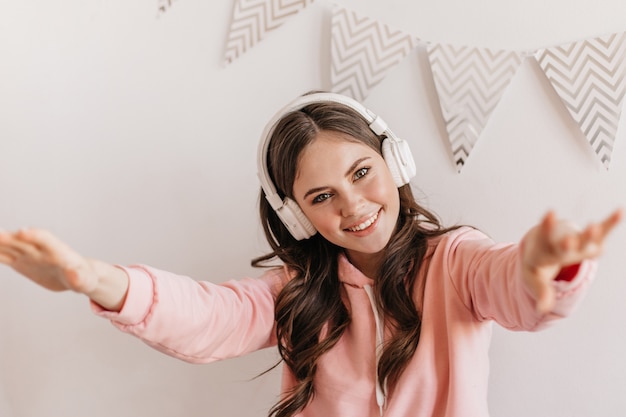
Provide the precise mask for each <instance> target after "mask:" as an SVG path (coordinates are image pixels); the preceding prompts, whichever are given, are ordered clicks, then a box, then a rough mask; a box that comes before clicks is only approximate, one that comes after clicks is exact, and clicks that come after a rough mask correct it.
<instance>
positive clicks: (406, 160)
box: [382, 138, 417, 187]
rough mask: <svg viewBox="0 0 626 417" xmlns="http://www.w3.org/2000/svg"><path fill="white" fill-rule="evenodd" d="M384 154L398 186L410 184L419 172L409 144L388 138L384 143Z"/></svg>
mask: <svg viewBox="0 0 626 417" xmlns="http://www.w3.org/2000/svg"><path fill="white" fill-rule="evenodd" d="M382 152H383V158H384V159H385V162H386V163H387V167H388V168H389V171H391V176H392V177H393V180H394V181H395V183H396V186H397V187H402V186H403V185H405V184H408V183H409V181H410V180H411V178H413V177H414V176H415V173H416V172H417V168H416V167H415V160H414V159H413V154H412V153H411V148H409V144H408V143H407V142H406V141H404V140H402V139H390V138H386V139H385V140H383V143H382Z"/></svg>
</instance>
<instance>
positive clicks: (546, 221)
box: [540, 210, 557, 238]
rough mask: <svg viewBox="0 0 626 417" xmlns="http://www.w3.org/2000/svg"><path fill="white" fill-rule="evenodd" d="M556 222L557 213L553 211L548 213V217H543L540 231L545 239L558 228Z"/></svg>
mask: <svg viewBox="0 0 626 417" xmlns="http://www.w3.org/2000/svg"><path fill="white" fill-rule="evenodd" d="M556 222H557V219H556V213H555V212H554V211H552V210H550V211H548V212H547V213H546V215H545V216H543V219H541V225H540V230H541V232H542V234H543V235H544V237H546V238H547V237H548V236H550V235H551V234H552V231H553V230H554V228H555V226H556Z"/></svg>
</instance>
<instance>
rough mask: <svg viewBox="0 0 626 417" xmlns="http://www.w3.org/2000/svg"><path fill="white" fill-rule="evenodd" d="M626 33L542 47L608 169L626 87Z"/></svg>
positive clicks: (546, 67)
mask: <svg viewBox="0 0 626 417" xmlns="http://www.w3.org/2000/svg"><path fill="white" fill-rule="evenodd" d="M625 39H626V32H624V33H615V34H611V35H607V36H603V37H599V38H593V39H587V40H584V41H580V42H573V43H569V44H565V45H561V46H557V47H553V48H546V49H542V50H539V51H537V53H536V54H535V57H536V59H537V61H538V62H539V65H540V66H541V68H542V69H543V71H544V73H545V74H546V76H547V77H548V80H549V81H550V83H551V84H552V86H553V87H554V89H555V91H556V92H557V94H558V95H559V97H560V98H561V100H562V101H563V103H564V104H565V106H566V107H567V109H568V111H569V113H570V114H571V116H572V118H573V119H574V120H575V121H576V122H577V123H578V125H579V126H580V129H581V130H582V132H583V134H584V135H585V137H586V138H587V140H588V141H589V144H590V145H591V147H592V148H593V150H594V152H595V153H596V155H597V156H598V158H599V159H600V161H601V162H602V164H603V165H604V166H605V168H607V169H608V167H609V164H610V162H611V154H612V152H613V145H614V143H615V135H616V133H617V126H618V124H619V118H620V115H621V109H622V104H623V101H624V94H625V92H626V82H625V78H626V60H625V57H626V42H625Z"/></svg>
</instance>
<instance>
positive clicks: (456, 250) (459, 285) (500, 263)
mask: <svg viewBox="0 0 626 417" xmlns="http://www.w3.org/2000/svg"><path fill="white" fill-rule="evenodd" d="M441 243H443V245H441V244H440V245H438V247H437V249H436V250H437V251H440V250H442V251H444V252H445V253H444V254H443V256H444V257H445V258H444V259H446V270H447V275H448V279H450V280H451V281H452V285H453V286H454V288H455V290H456V291H457V293H458V295H459V297H460V298H461V300H462V302H463V304H465V306H466V307H467V308H468V309H469V310H471V311H472V314H474V316H475V317H476V318H477V319H478V320H494V321H496V322H497V323H499V324H500V325H502V326H503V327H506V328H508V329H510V330H530V331H532V330H539V329H541V328H544V327H546V326H547V325H548V324H549V323H551V322H552V321H554V320H556V319H559V318H562V317H566V316H568V315H569V314H570V313H571V312H572V311H573V310H574V309H575V308H576V306H577V305H578V304H579V302H580V301H581V299H582V297H583V295H584V294H585V293H586V289H587V288H588V284H589V283H590V282H591V280H592V279H593V276H594V273H595V269H596V262H595V261H585V262H582V263H581V264H580V265H579V266H578V267H577V269H576V270H575V271H574V272H575V275H574V276H573V277H568V279H560V280H555V281H553V282H552V285H553V286H554V288H555V291H556V305H555V306H554V308H553V309H552V311H551V312H549V313H548V314H540V313H537V311H536V309H535V299H534V298H533V296H532V295H531V293H530V291H529V290H528V289H527V288H526V285H525V284H524V282H523V279H522V273H521V250H520V246H519V245H518V244H513V243H507V244H496V243H494V242H493V241H492V240H491V239H489V238H488V237H487V236H485V235H484V234H483V233H482V232H480V231H478V230H475V229H470V228H461V229H459V230H457V231H455V232H453V233H451V234H450V235H449V236H448V237H447V238H445V239H444V240H443V241H442V242H441Z"/></svg>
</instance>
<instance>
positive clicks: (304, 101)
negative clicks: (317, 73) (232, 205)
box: [257, 93, 395, 210]
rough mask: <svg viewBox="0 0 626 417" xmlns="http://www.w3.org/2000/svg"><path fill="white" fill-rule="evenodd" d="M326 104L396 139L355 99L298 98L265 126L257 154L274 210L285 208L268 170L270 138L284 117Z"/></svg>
mask: <svg viewBox="0 0 626 417" xmlns="http://www.w3.org/2000/svg"><path fill="white" fill-rule="evenodd" d="M324 102H326V103H339V104H343V105H344V106H346V107H349V108H351V109H353V110H355V111H356V112H357V113H359V114H360V115H361V117H363V119H365V120H366V121H367V123H368V125H369V127H370V129H371V130H372V131H373V132H374V133H376V134H377V135H379V136H380V135H383V134H385V135H386V136H387V137H391V138H392V139H395V136H394V134H393V132H391V131H390V130H389V128H388V127H387V124H386V123H385V122H384V120H383V119H381V118H380V117H378V116H376V115H375V114H374V113H372V112H371V111H370V110H368V109H367V108H365V107H364V106H363V105H362V104H361V103H359V102H358V101H356V100H354V99H353V98H350V97H348V96H344V95H341V94H336V93H311V94H306V95H303V96H300V97H298V98H296V99H295V100H293V101H292V102H290V103H289V104H287V105H286V106H284V107H283V108H282V109H280V110H279V111H278V112H277V113H276V114H275V115H274V117H272V119H271V120H270V121H269V123H268V124H267V125H266V126H265V129H264V130H263V133H262V135H261V140H260V142H259V147H258V152H257V169H258V172H257V175H258V177H259V181H260V182H261V187H262V188H263V191H264V192H265V197H266V198H267V200H268V201H269V203H270V205H271V206H272V208H273V209H274V210H278V209H279V208H280V207H282V206H283V201H282V199H281V198H280V196H279V195H278V194H277V191H276V187H275V186H274V184H273V183H272V180H271V179H270V175H269V172H268V169H267V151H268V149H269V144H270V138H271V137H272V134H273V133H274V129H275V128H276V124H277V123H278V122H279V121H280V119H281V118H282V117H283V116H284V115H286V114H288V113H291V112H293V111H296V110H300V109H302V108H304V107H306V106H308V105H309V104H314V103H324Z"/></svg>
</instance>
